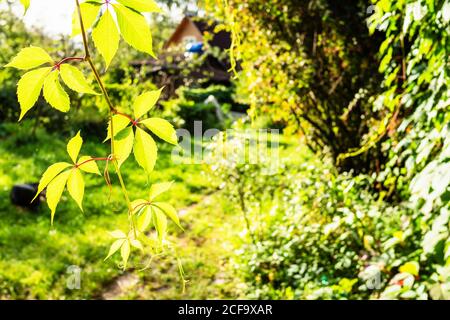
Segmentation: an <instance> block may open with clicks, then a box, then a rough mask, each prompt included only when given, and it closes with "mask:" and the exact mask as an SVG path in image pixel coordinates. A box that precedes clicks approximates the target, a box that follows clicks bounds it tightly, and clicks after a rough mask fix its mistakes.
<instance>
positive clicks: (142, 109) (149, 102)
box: [133, 88, 163, 119]
mask: <svg viewBox="0 0 450 320" xmlns="http://www.w3.org/2000/svg"><path fill="white" fill-rule="evenodd" d="M162 89H163V88H161V89H159V90H154V91H148V92H144V93H143V94H141V95H140V96H138V97H137V98H136V100H135V101H134V103H133V112H134V117H135V119H139V118H140V117H142V116H143V115H144V114H146V113H147V112H149V111H150V110H151V109H152V108H153V107H154V106H155V104H156V102H157V101H158V99H159V97H160V96H161V92H162Z"/></svg>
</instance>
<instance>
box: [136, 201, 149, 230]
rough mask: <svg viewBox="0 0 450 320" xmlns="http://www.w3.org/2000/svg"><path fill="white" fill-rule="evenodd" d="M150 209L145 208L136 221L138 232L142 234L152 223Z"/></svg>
mask: <svg viewBox="0 0 450 320" xmlns="http://www.w3.org/2000/svg"><path fill="white" fill-rule="evenodd" d="M152 214H153V212H152V207H151V206H146V207H144V209H143V210H142V212H141V214H140V215H139V217H138V219H137V227H138V230H139V231H141V232H144V231H145V230H146V229H147V228H148V226H149V225H150V223H151V222H152Z"/></svg>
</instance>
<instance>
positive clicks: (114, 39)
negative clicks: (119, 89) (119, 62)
mask: <svg viewBox="0 0 450 320" xmlns="http://www.w3.org/2000/svg"><path fill="white" fill-rule="evenodd" d="M92 39H93V40H94V44H95V46H96V47H97V49H98V51H99V52H100V54H101V55H102V57H103V59H105V64H106V69H107V68H108V67H109V64H110V63H111V60H112V59H113V58H114V55H115V54H116V52H117V49H118V48H119V40H120V36H119V32H118V31H117V26H116V23H115V22H114V19H113V17H112V16H111V13H110V12H109V10H106V11H105V12H104V13H103V15H102V16H101V18H100V21H99V22H98V24H97V26H96V27H95V28H94V30H93V31H92Z"/></svg>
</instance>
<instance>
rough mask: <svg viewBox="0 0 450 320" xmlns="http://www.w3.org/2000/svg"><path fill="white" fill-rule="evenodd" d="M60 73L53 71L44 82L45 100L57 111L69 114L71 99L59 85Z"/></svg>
mask: <svg viewBox="0 0 450 320" xmlns="http://www.w3.org/2000/svg"><path fill="white" fill-rule="evenodd" d="M58 73H59V72H58V71H56V70H54V71H52V72H51V73H50V74H49V75H48V76H47V77H46V78H45V81H44V98H45V100H46V101H47V102H48V103H49V104H50V105H51V106H52V107H53V108H55V109H56V110H59V111H61V112H67V111H69V109H70V99H69V95H68V94H67V92H65V91H64V89H63V88H62V86H61V83H59V79H58V75H59V74H58Z"/></svg>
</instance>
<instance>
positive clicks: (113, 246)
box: [105, 239, 126, 260]
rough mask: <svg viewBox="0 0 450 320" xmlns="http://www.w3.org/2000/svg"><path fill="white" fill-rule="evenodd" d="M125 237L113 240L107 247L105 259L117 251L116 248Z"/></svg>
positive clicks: (118, 247)
mask: <svg viewBox="0 0 450 320" xmlns="http://www.w3.org/2000/svg"><path fill="white" fill-rule="evenodd" d="M125 241H126V240H125V239H120V240H116V241H114V242H113V244H112V245H111V247H110V248H109V253H108V255H107V256H106V258H105V260H106V259H108V258H109V257H111V256H112V255H113V254H114V253H116V252H117V250H119V249H120V247H121V246H122V244H123V243H124V242H125Z"/></svg>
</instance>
